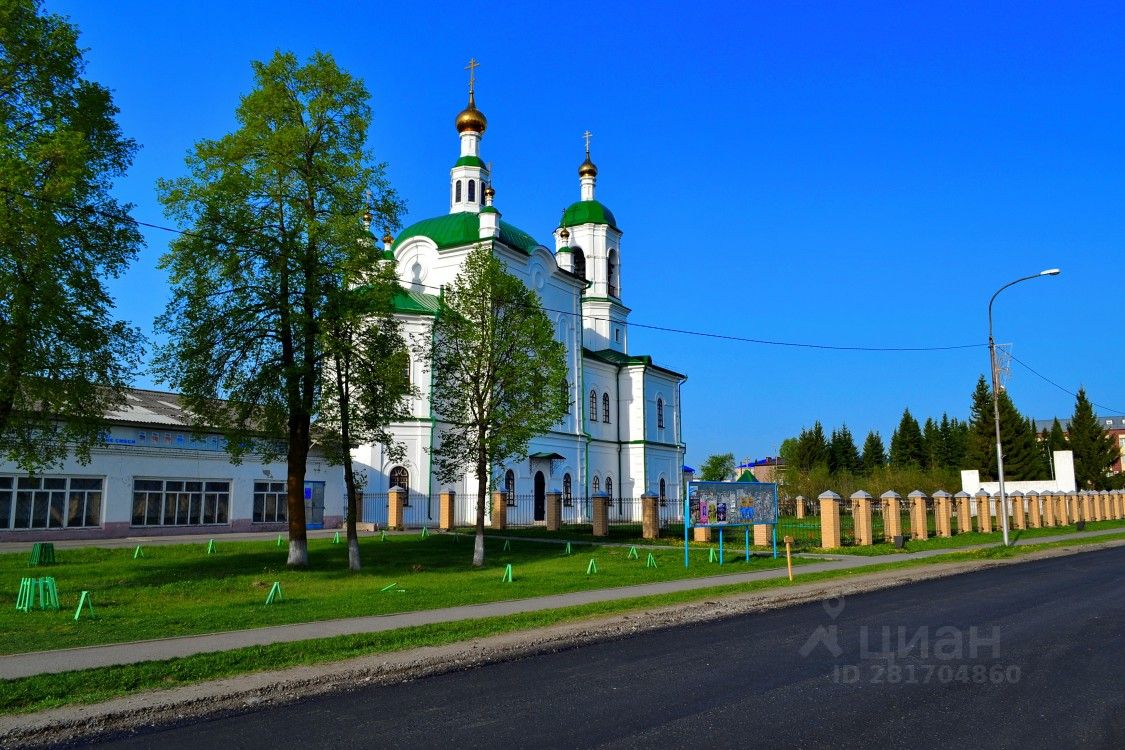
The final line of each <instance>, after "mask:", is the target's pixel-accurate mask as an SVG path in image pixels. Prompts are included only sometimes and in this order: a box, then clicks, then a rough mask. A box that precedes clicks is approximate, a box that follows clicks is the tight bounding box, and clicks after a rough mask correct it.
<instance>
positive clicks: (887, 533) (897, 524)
mask: <svg viewBox="0 0 1125 750" xmlns="http://www.w3.org/2000/svg"><path fill="white" fill-rule="evenodd" d="M879 499H880V500H882V501H883V538H884V539H886V540H887V541H888V542H889V541H891V540H893V539H894V538H895V537H896V536H902V495H900V494H898V493H897V492H895V491H894V490H887V491H886V492H884V493H883V494H882V495H880V496H879Z"/></svg>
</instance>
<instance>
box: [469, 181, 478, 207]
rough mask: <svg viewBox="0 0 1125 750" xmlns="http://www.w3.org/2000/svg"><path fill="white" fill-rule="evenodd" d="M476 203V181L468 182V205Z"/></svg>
mask: <svg viewBox="0 0 1125 750" xmlns="http://www.w3.org/2000/svg"><path fill="white" fill-rule="evenodd" d="M476 202H477V181H476V180H469V203H476Z"/></svg>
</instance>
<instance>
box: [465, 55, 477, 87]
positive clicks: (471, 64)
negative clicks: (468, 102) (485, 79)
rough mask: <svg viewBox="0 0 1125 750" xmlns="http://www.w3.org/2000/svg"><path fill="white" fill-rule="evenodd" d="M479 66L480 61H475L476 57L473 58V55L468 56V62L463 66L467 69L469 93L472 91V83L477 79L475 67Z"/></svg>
mask: <svg viewBox="0 0 1125 750" xmlns="http://www.w3.org/2000/svg"><path fill="white" fill-rule="evenodd" d="M479 67H480V63H479V62H477V61H476V58H473V57H470V58H469V64H468V65H466V66H465V70H467V71H469V93H470V94H471V93H473V85H474V84H475V83H476V80H477V76H476V73H477V68H479Z"/></svg>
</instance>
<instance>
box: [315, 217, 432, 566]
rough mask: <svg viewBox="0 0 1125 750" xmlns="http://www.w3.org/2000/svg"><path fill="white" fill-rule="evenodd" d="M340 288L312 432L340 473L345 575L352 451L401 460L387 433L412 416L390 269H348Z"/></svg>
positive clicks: (354, 543) (353, 507)
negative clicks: (366, 449)
mask: <svg viewBox="0 0 1125 750" xmlns="http://www.w3.org/2000/svg"><path fill="white" fill-rule="evenodd" d="M365 239H366V238H365ZM341 281H342V285H341V288H340V289H339V290H337V293H336V294H335V295H333V300H332V308H331V309H330V311H329V313H328V314H327V315H326V316H325V321H326V323H325V334H326V340H325V344H324V346H325V349H326V351H327V352H328V358H329V359H328V362H329V366H328V367H326V368H324V376H325V382H324V383H323V384H322V386H321V390H322V393H324V394H325V398H324V400H323V406H322V408H321V411H320V414H319V418H318V422H317V426H318V427H319V428H320V429H321V430H322V431H323V432H324V435H323V438H322V440H323V443H324V450H325V453H326V454H327V455H328V456H329V457H330V459H332V460H333V462H339V463H340V465H341V466H343V469H344V489H345V492H346V493H347V513H346V516H345V529H346V534H347V538H348V568H349V569H350V570H353V571H354V570H359V569H360V567H361V561H360V554H359V536H358V534H357V533H356V521H357V519H358V517H359V512H360V508H359V490H360V487H361V486H362V484H363V483H364V482H363V479H365V478H360V479H358V480H357V478H356V475H355V470H354V467H353V464H352V450H353V449H355V448H357V447H359V446H360V445H361V444H373V443H378V444H380V445H382V446H383V448H384V450H385V452H386V454H387V456H388V457H389V458H391V459H392V460H401V459H402V457H403V454H404V453H405V450H404V448H403V446H402V444H401V443H398V442H397V441H396V440H395V439H394V435H393V434H392V433H391V432H390V431H389V430H388V429H387V427H388V425H390V423H391V422H394V421H396V420H401V419H404V418H406V417H408V416H410V415H409V410H408V409H407V402H406V397H407V396H408V395H410V394H411V393H412V392H413V391H412V389H411V386H410V375H409V367H410V353H409V351H408V350H407V346H406V341H405V340H404V339H403V336H402V332H401V328H402V326H401V324H400V323H399V322H398V321H397V320H396V319H395V318H394V316H393V314H392V310H393V301H394V297H395V295H396V293H400V287H399V285H398V281H397V279H396V277H395V267H394V264H393V263H385V264H382V265H381V266H380V267H378V268H377V269H376V270H375V271H374V272H373V273H371V272H368V271H367V270H366V269H361V268H357V269H350V270H349V271H348V272H347V273H345V274H344V275H343V276H342V277H341Z"/></svg>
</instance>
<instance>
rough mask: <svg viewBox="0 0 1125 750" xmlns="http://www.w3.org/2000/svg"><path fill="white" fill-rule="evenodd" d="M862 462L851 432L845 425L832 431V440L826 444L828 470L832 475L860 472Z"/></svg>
mask: <svg viewBox="0 0 1125 750" xmlns="http://www.w3.org/2000/svg"><path fill="white" fill-rule="evenodd" d="M861 466H862V462H861V461H860V458H859V450H858V449H857V448H856V447H855V438H854V437H852V431H851V430H849V429H848V426H847V425H846V424H845V425H843V426H842V427H840V429H838V430H833V431H832V439H831V440H830V441H829V444H828V470H829V472H831V473H832V474H836V473H839V472H844V471H846V472H851V473H855V472H857V471H859V470H860V468H861Z"/></svg>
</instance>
